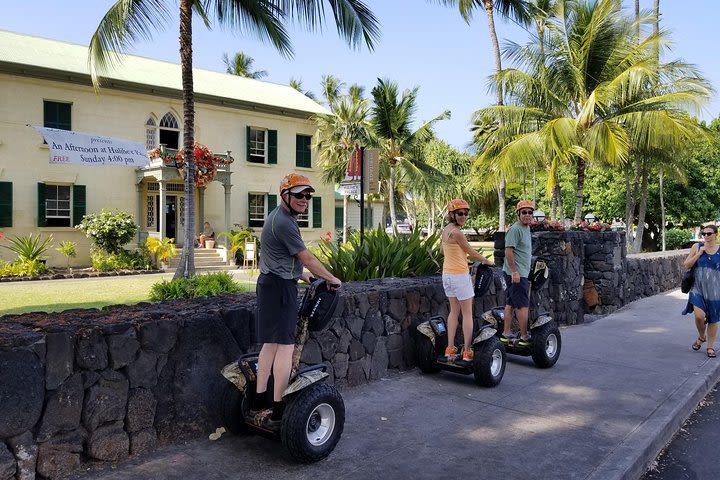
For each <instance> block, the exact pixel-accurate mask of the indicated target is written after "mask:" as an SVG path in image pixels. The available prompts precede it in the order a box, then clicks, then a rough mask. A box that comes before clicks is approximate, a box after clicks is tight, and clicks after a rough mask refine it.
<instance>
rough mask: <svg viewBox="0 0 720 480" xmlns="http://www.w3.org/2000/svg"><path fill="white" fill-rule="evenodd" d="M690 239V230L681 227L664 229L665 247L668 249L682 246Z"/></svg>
mask: <svg viewBox="0 0 720 480" xmlns="http://www.w3.org/2000/svg"><path fill="white" fill-rule="evenodd" d="M691 240H692V232H691V231H690V230H685V229H682V228H670V229H668V230H666V231H665V247H666V248H667V249H668V250H677V249H679V248H683V247H684V246H685V245H686V244H688V243H689V242H690V241H691Z"/></svg>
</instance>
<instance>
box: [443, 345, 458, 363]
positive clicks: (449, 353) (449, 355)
mask: <svg viewBox="0 0 720 480" xmlns="http://www.w3.org/2000/svg"><path fill="white" fill-rule="evenodd" d="M457 356H458V349H457V347H456V346H455V345H452V346H449V347H447V348H446V349H445V358H446V359H448V361H452V360H454V359H455V357H457Z"/></svg>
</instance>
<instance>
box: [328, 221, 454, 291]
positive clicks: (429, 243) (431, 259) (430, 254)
mask: <svg viewBox="0 0 720 480" xmlns="http://www.w3.org/2000/svg"><path fill="white" fill-rule="evenodd" d="M440 234H441V232H439V231H438V232H436V233H434V234H432V235H430V236H428V237H427V238H422V237H421V233H420V229H415V230H414V231H413V232H412V233H411V234H409V235H402V236H400V235H398V236H397V237H396V236H391V235H389V234H387V233H386V232H385V230H384V229H382V228H377V229H375V230H368V231H366V233H365V241H364V243H363V244H362V246H361V245H360V234H359V232H355V233H353V234H352V235H351V236H350V237H349V241H348V242H347V243H345V244H343V245H340V246H338V245H337V244H335V243H333V242H321V243H320V245H319V246H318V248H317V249H315V252H316V253H317V256H318V258H319V259H320V261H322V262H323V263H324V264H325V266H326V267H327V268H328V269H329V270H330V271H331V272H332V274H333V275H335V276H336V277H338V278H339V279H341V280H342V281H345V282H349V281H362V280H368V279H370V278H384V277H415V276H419V275H429V274H433V273H438V272H439V271H440V242H439V239H440Z"/></svg>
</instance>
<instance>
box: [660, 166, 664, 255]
mask: <svg viewBox="0 0 720 480" xmlns="http://www.w3.org/2000/svg"><path fill="white" fill-rule="evenodd" d="M660 236H661V238H662V251H663V252H664V251H665V195H664V194H663V172H660Z"/></svg>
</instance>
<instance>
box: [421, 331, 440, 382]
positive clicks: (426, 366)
mask: <svg viewBox="0 0 720 480" xmlns="http://www.w3.org/2000/svg"><path fill="white" fill-rule="evenodd" d="M415 348H416V350H417V362H418V368H420V371H421V372H423V373H437V372H439V371H440V365H438V363H437V352H436V351H435V345H433V344H432V342H431V341H430V339H429V338H427V337H426V336H425V335H418V339H417V341H416V342H415Z"/></svg>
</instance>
